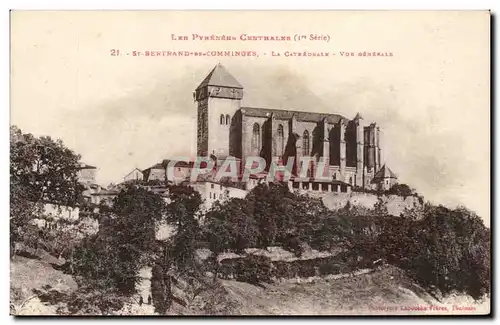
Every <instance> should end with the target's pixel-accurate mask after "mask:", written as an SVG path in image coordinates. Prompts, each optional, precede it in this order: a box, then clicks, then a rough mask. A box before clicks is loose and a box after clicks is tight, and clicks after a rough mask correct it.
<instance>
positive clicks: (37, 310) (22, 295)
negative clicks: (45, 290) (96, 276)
mask: <svg viewBox="0 0 500 325" xmlns="http://www.w3.org/2000/svg"><path fill="white" fill-rule="evenodd" d="M10 285H11V287H10V302H11V306H12V308H11V314H17V315H53V314H55V313H56V306H47V305H44V304H43V303H42V302H41V301H40V300H39V299H38V298H36V297H34V295H33V289H42V287H43V286H45V285H50V286H51V287H53V288H55V289H57V290H58V291H60V292H66V293H69V292H71V291H72V290H76V288H77V284H76V282H75V281H74V280H73V278H72V277H71V276H70V275H67V274H64V273H63V272H61V271H57V270H55V269H54V268H52V266H51V265H50V264H49V263H47V262H44V261H42V260H38V259H30V258H26V257H21V256H15V257H14V258H13V259H12V260H11V261H10Z"/></svg>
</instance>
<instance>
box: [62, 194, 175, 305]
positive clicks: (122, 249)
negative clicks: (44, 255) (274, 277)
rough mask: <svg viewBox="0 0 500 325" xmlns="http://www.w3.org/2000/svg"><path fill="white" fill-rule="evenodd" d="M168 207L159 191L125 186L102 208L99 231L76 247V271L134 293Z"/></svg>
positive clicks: (73, 260) (74, 267)
mask: <svg viewBox="0 0 500 325" xmlns="http://www.w3.org/2000/svg"><path fill="white" fill-rule="evenodd" d="M165 209H166V207H165V203H164V201H163V198H162V197H161V196H159V195H158V194H155V193H153V192H151V191H148V190H147V189H145V188H142V187H139V186H136V185H130V186H125V187H124V188H123V189H122V190H121V191H120V193H119V194H118V196H117V197H116V198H115V199H114V201H113V206H112V207H111V208H110V209H109V210H107V211H102V212H101V213H102V215H101V216H100V217H99V232H98V233H97V234H96V235H94V236H90V237H88V238H86V239H84V241H83V242H82V244H81V245H79V246H78V247H77V248H76V249H75V250H74V252H73V254H72V256H71V266H72V268H73V270H74V273H75V274H76V275H80V276H82V277H84V278H85V279H88V280H89V281H91V279H99V281H100V284H101V285H102V286H103V287H107V288H114V289H116V290H118V291H119V292H120V293H121V294H124V295H126V296H130V295H132V294H133V293H134V292H135V285H136V283H137V282H138V281H139V270H140V268H141V267H142V265H141V258H142V257H143V256H145V255H154V253H155V252H156V250H157V246H156V240H155V235H156V233H155V231H156V225H155V224H156V222H158V221H160V220H161V218H162V217H163V215H164V212H165ZM95 285H96V284H95V283H94V284H93V285H92V286H95ZM97 289H99V288H97Z"/></svg>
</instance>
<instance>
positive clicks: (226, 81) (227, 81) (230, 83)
mask: <svg viewBox="0 0 500 325" xmlns="http://www.w3.org/2000/svg"><path fill="white" fill-rule="evenodd" d="M205 86H220V87H228V88H239V89H243V86H242V85H241V84H240V83H239V82H238V80H236V79H235V78H234V77H233V76H232V75H231V74H230V73H229V72H228V71H227V70H226V68H224V66H223V65H222V64H220V63H219V64H217V65H216V66H215V67H214V68H213V69H212V71H210V73H209V74H208V75H207V76H206V77H205V79H203V81H202V82H201V84H200V85H199V86H198V87H197V88H196V89H197V90H198V89H200V88H202V87H205Z"/></svg>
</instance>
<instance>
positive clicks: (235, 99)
mask: <svg viewBox="0 0 500 325" xmlns="http://www.w3.org/2000/svg"><path fill="white" fill-rule="evenodd" d="M193 96H194V100H195V102H196V103H197V104H198V127H197V129H198V132H197V154H198V156H210V155H214V156H216V157H227V156H229V155H230V141H231V129H232V128H233V129H234V127H235V124H236V122H235V113H236V112H237V111H238V110H239V109H240V107H241V99H242V98H243V86H241V84H240V83H239V82H238V81H237V80H236V79H235V78H234V77H233V76H232V75H231V74H230V73H229V72H227V70H226V69H225V68H224V67H223V66H222V65H221V64H217V65H216V66H215V67H214V68H213V69H212V71H211V72H210V73H209V74H208V75H207V76H206V77H205V79H204V80H203V81H202V82H201V84H200V85H199V86H198V87H197V88H196V90H195V91H194V93H193Z"/></svg>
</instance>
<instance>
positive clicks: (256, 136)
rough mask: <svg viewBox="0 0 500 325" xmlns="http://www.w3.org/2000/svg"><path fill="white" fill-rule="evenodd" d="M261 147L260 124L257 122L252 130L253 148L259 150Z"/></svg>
mask: <svg viewBox="0 0 500 325" xmlns="http://www.w3.org/2000/svg"><path fill="white" fill-rule="evenodd" d="M259 148H260V126H259V124H257V123H255V124H254V125H253V131H252V149H254V150H259Z"/></svg>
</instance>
